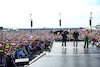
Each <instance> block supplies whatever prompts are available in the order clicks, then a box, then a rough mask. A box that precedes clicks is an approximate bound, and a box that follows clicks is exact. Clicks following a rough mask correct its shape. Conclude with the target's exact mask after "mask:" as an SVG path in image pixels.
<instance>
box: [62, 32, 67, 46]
mask: <svg viewBox="0 0 100 67" xmlns="http://www.w3.org/2000/svg"><path fill="white" fill-rule="evenodd" d="M66 40H67V36H66V31H65V30H64V31H63V32H62V47H63V43H65V47H66Z"/></svg>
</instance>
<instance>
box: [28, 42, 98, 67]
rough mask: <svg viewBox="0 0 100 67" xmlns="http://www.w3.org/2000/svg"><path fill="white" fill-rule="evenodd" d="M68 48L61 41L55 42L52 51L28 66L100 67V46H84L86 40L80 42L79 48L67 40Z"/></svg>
mask: <svg viewBox="0 0 100 67" xmlns="http://www.w3.org/2000/svg"><path fill="white" fill-rule="evenodd" d="M66 44H67V48H62V43H61V42H55V41H54V43H53V46H52V49H51V52H46V55H44V56H43V57H41V58H39V59H38V60H37V61H35V62H34V63H32V64H31V65H29V66H28V67H100V48H99V47H96V46H95V45H89V48H88V49H87V48H85V49H84V48H83V47H84V42H83V41H81V42H78V49H77V48H74V47H73V42H66Z"/></svg>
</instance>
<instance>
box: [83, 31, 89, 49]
mask: <svg viewBox="0 0 100 67" xmlns="http://www.w3.org/2000/svg"><path fill="white" fill-rule="evenodd" d="M88 34H89V31H88V30H86V31H85V44H84V48H85V46H86V44H87V48H88Z"/></svg>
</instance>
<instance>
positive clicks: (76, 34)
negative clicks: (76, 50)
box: [73, 31, 79, 47]
mask: <svg viewBox="0 0 100 67" xmlns="http://www.w3.org/2000/svg"><path fill="white" fill-rule="evenodd" d="M78 36H79V33H78V31H74V33H73V38H74V45H73V46H75V42H76V47H77V44H78Z"/></svg>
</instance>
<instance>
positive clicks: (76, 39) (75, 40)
mask: <svg viewBox="0 0 100 67" xmlns="http://www.w3.org/2000/svg"><path fill="white" fill-rule="evenodd" d="M75 42H76V47H77V45H78V38H74V45H73V46H75Z"/></svg>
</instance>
